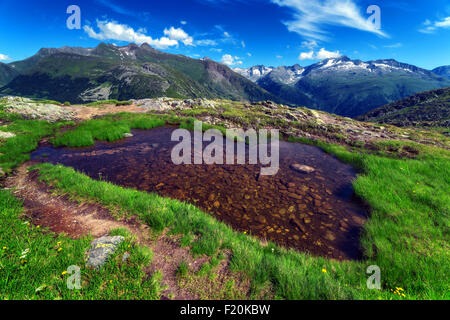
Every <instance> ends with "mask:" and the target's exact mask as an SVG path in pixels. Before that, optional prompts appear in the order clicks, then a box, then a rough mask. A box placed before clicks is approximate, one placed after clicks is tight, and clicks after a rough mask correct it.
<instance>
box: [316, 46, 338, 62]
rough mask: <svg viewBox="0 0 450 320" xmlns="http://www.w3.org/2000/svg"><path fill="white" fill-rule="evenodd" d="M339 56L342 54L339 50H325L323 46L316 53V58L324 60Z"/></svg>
mask: <svg viewBox="0 0 450 320" xmlns="http://www.w3.org/2000/svg"><path fill="white" fill-rule="evenodd" d="M340 56H342V54H340V53H339V51H327V50H325V49H324V48H322V49H320V50H319V52H318V53H317V54H316V59H319V60H324V59H330V58H339V57H340Z"/></svg>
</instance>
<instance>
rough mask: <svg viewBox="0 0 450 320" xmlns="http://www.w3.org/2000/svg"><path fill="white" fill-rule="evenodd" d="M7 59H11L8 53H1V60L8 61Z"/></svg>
mask: <svg viewBox="0 0 450 320" xmlns="http://www.w3.org/2000/svg"><path fill="white" fill-rule="evenodd" d="M6 60H11V58H10V57H9V56H7V55H6V54H1V53H0V61H6Z"/></svg>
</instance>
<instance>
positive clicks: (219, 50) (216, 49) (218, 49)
mask: <svg viewBox="0 0 450 320" xmlns="http://www.w3.org/2000/svg"><path fill="white" fill-rule="evenodd" d="M209 50H210V51H213V52H218V53H221V52H222V51H223V50H222V49H220V48H211V49H209Z"/></svg>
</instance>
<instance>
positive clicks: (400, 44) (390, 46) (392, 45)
mask: <svg viewBox="0 0 450 320" xmlns="http://www.w3.org/2000/svg"><path fill="white" fill-rule="evenodd" d="M384 47H385V48H401V47H403V43H401V42H397V43H394V44H389V45H386V46H384Z"/></svg>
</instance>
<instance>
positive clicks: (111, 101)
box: [87, 99, 131, 107]
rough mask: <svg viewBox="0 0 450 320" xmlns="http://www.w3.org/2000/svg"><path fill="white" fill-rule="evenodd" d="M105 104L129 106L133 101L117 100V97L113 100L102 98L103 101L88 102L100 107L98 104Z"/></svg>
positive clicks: (89, 105) (90, 104)
mask: <svg viewBox="0 0 450 320" xmlns="http://www.w3.org/2000/svg"><path fill="white" fill-rule="evenodd" d="M105 104H115V105H116V106H129V105H131V101H119V100H115V99H111V100H102V101H96V102H92V103H89V104H87V106H88V107H98V106H102V105H105Z"/></svg>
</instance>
